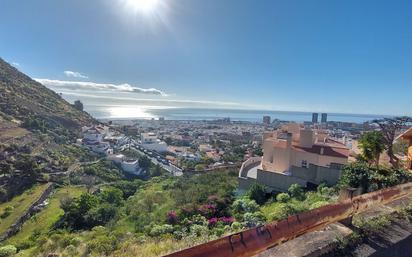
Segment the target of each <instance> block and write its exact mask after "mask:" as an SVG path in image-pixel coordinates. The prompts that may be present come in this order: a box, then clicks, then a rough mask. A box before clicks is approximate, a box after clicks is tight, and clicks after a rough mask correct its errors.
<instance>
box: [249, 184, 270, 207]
mask: <svg viewBox="0 0 412 257" xmlns="http://www.w3.org/2000/svg"><path fill="white" fill-rule="evenodd" d="M247 195H248V196H249V198H250V199H252V200H255V202H256V203H257V204H264V203H265V202H266V187H265V186H264V185H261V184H258V183H255V184H253V185H252V186H251V187H250V188H249V190H248V192H247Z"/></svg>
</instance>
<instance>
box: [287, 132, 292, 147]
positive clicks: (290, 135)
mask: <svg viewBox="0 0 412 257" xmlns="http://www.w3.org/2000/svg"><path fill="white" fill-rule="evenodd" d="M292 137H293V134H292V133H290V132H288V133H287V134H286V142H287V147H288V148H290V147H291V146H292Z"/></svg>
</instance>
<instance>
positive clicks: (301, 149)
mask: <svg viewBox="0 0 412 257" xmlns="http://www.w3.org/2000/svg"><path fill="white" fill-rule="evenodd" d="M348 156H349V149H348V148H347V147H346V146H345V145H344V144H343V143H341V142H338V141H335V140H333V139H331V138H329V136H328V134H327V133H326V132H325V131H323V130H318V129H312V128H310V127H304V126H302V125H300V124H296V123H291V124H287V125H284V126H282V127H281V128H280V129H278V130H276V131H271V132H265V133H264V135H263V157H252V158H249V159H248V160H246V161H245V162H244V163H243V165H242V167H241V169H240V171H239V187H240V189H245V190H246V189H248V187H249V186H250V185H251V184H253V183H256V182H257V183H260V184H263V185H266V186H267V187H268V188H269V189H271V190H274V191H285V190H287V189H288V188H289V186H290V185H291V184H299V185H301V186H303V187H306V186H310V185H313V186H315V185H318V184H320V183H322V182H325V183H327V184H329V185H334V184H336V183H337V182H338V180H339V178H340V175H341V169H342V167H343V165H345V164H347V162H348Z"/></svg>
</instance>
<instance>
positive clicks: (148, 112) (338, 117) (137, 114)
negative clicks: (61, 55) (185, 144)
mask: <svg viewBox="0 0 412 257" xmlns="http://www.w3.org/2000/svg"><path fill="white" fill-rule="evenodd" d="M85 110H86V111H88V112H89V113H90V114H91V115H93V116H94V117H96V118H98V119H117V120H128V119H158V118H160V117H163V118H165V119H166V120H216V119H222V118H230V119H231V120H232V121H249V122H262V118H263V116H270V117H271V119H272V120H274V119H279V120H285V121H295V122H304V121H311V120H312V112H293V111H267V110H239V109H212V108H180V107H167V108H165V107H158V106H87V105H85ZM383 117H388V116H383V115H365V114H342V113H328V121H340V122H354V123H363V122H366V121H371V120H373V119H378V118H383ZM319 119H320V115H319Z"/></svg>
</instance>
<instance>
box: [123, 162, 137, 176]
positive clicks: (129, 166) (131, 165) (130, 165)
mask: <svg viewBox="0 0 412 257" xmlns="http://www.w3.org/2000/svg"><path fill="white" fill-rule="evenodd" d="M121 167H122V170H123V171H125V172H129V173H133V174H138V173H139V161H138V160H136V159H128V160H122V161H121Z"/></svg>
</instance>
